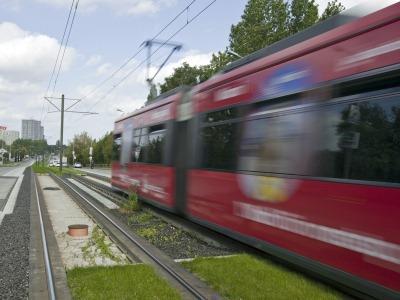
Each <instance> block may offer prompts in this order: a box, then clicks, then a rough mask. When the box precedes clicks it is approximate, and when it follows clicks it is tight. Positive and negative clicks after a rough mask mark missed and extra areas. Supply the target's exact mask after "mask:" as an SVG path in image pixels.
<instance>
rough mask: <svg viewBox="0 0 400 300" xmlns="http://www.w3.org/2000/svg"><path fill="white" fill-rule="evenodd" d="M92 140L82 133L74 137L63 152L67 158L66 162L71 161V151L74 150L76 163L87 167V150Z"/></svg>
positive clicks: (85, 133)
mask: <svg viewBox="0 0 400 300" xmlns="http://www.w3.org/2000/svg"><path fill="white" fill-rule="evenodd" d="M93 141H94V140H93V139H92V138H91V137H90V136H89V134H88V133H87V132H86V131H84V132H82V133H80V134H77V135H75V136H74V138H73V139H72V141H71V142H70V143H69V144H68V147H67V149H66V150H65V152H64V153H65V155H66V156H67V157H68V161H69V162H70V163H71V162H72V161H73V157H72V151H73V150H75V156H76V160H75V161H76V162H80V163H82V164H83V165H84V166H88V165H89V148H90V146H91V145H92V144H93Z"/></svg>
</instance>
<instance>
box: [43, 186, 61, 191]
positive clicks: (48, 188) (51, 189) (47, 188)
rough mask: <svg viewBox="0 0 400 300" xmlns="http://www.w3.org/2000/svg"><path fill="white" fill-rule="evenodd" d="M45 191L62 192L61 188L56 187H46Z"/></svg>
mask: <svg viewBox="0 0 400 300" xmlns="http://www.w3.org/2000/svg"><path fill="white" fill-rule="evenodd" d="M43 189H44V190H46V191H59V190H60V188H58V187H55V186H47V187H45V188H43Z"/></svg>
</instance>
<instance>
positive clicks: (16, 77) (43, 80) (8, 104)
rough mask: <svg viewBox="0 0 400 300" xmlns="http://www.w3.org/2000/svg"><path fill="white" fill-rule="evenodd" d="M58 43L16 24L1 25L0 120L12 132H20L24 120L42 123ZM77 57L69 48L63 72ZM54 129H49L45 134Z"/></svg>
mask: <svg viewBox="0 0 400 300" xmlns="http://www.w3.org/2000/svg"><path fill="white" fill-rule="evenodd" d="M59 47H60V45H59V43H58V41H57V40H56V39H54V38H52V37H49V36H47V35H44V34H39V33H32V32H29V31H25V30H23V29H22V28H20V27H19V26H18V25H16V24H14V23H8V22H4V23H0V120H1V123H2V124H5V125H6V126H8V127H9V128H10V129H15V130H20V127H21V119H23V118H35V119H40V117H41V110H42V107H43V103H44V100H43V94H44V92H45V89H46V87H47V82H48V80H49V76H50V72H51V71H52V68H53V65H54V62H55V59H56V56H57V53H58V50H59ZM76 57H77V52H76V50H74V49H72V48H67V51H66V53H65V57H64V62H63V69H62V71H66V70H68V69H69V68H70V67H71V66H72V64H73V62H74V60H75V59H76ZM51 130H52V129H50V128H46V129H45V131H46V133H47V132H48V131H51Z"/></svg>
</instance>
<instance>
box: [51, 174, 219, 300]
mask: <svg viewBox="0 0 400 300" xmlns="http://www.w3.org/2000/svg"><path fill="white" fill-rule="evenodd" d="M51 176H52V177H53V179H54V180H55V181H56V182H57V183H58V184H59V185H60V186H61V187H62V188H63V189H64V190H65V191H66V192H67V193H68V194H69V195H70V196H71V197H72V198H73V199H74V200H75V201H76V203H77V204H78V205H79V206H80V207H81V208H82V209H83V210H84V211H85V212H86V213H87V214H88V215H89V216H91V217H92V218H93V219H94V220H95V221H96V223H97V224H98V225H99V226H100V227H102V229H103V230H104V231H105V232H107V234H108V235H109V236H110V238H111V239H112V240H113V241H114V242H116V243H117V244H118V245H119V246H120V247H121V249H123V250H124V251H125V253H126V254H127V255H128V256H129V257H130V258H132V259H133V260H135V261H140V262H143V263H147V264H150V265H152V266H153V267H154V268H155V269H156V271H157V272H158V273H159V274H160V275H162V276H163V277H164V278H166V280H167V281H169V282H170V283H171V284H172V285H173V286H174V287H175V288H177V289H178V290H179V291H180V292H181V293H182V295H183V296H184V298H185V299H219V298H220V296H219V295H218V294H217V293H216V292H215V291H213V290H212V289H210V288H209V287H208V286H207V285H206V284H205V283H203V282H202V281H200V280H199V279H197V278H196V277H195V276H193V275H192V274H191V273H190V272H188V271H186V270H185V269H184V268H183V267H181V266H180V265H179V264H177V263H176V262H174V261H173V260H172V259H171V258H169V257H168V256H166V255H165V254H164V253H163V252H161V251H160V250H158V249H157V248H156V247H154V246H153V245H151V244H149V243H148V242H147V241H146V240H144V239H143V238H141V237H139V236H137V235H135V234H133V233H132V232H131V231H130V230H129V228H128V227H127V226H126V225H125V224H124V223H123V222H121V221H120V220H118V219H117V218H116V217H115V216H113V215H112V214H110V213H109V212H107V211H106V209H104V207H103V206H102V205H101V204H99V203H98V201H97V200H95V199H94V198H93V196H91V195H89V194H88V193H86V192H85V191H83V190H82V189H80V188H79V187H77V186H76V185H74V184H73V182H71V181H70V180H68V179H66V178H61V177H59V176H57V175H54V174H51ZM75 178H76V177H75ZM80 181H81V182H83V181H85V182H86V183H87V179H86V180H85V179H81V180H80ZM93 185H95V184H93ZM96 190H97V191H100V190H102V191H101V193H102V194H108V197H113V198H114V199H113V200H114V201H118V202H119V203H121V202H122V201H123V197H121V196H119V195H116V194H115V193H112V192H111V189H109V188H108V187H99V186H97V188H96Z"/></svg>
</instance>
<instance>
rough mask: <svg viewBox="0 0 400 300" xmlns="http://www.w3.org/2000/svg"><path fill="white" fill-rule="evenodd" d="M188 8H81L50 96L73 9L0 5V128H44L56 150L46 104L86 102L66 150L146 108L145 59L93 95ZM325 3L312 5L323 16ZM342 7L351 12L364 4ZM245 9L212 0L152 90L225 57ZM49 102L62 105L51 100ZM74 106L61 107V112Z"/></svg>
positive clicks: (179, 0)
mask: <svg viewBox="0 0 400 300" xmlns="http://www.w3.org/2000/svg"><path fill="white" fill-rule="evenodd" d="M192 1H193V0H80V1H79V5H78V9H77V14H76V17H75V20H74V25H73V28H72V32H71V36H70V39H69V42H68V48H67V49H66V52H65V56H64V60H63V64H62V67H61V71H60V75H59V77H58V80H57V84H56V86H55V89H53V86H54V80H52V81H51V82H50V77H51V73H52V70H53V67H54V64H55V61H56V57H57V53H58V51H59V47H60V43H61V38H62V34H63V31H64V27H65V23H66V20H67V16H68V12H69V8H70V5H71V2H72V1H71V0H0V126H7V128H8V129H9V130H18V131H21V120H22V119H36V120H41V121H42V125H43V126H44V131H45V137H46V139H47V140H48V143H49V144H54V143H55V142H56V141H57V140H58V139H59V135H60V113H58V112H53V111H54V107H52V105H51V104H49V103H48V102H46V101H45V100H44V98H43V97H44V96H45V95H47V96H50V97H60V96H61V94H65V97H66V98H71V99H83V100H82V101H80V102H79V103H77V104H76V105H75V106H74V108H73V109H74V110H76V111H91V112H96V113H98V114H96V115H82V114H75V113H67V114H66V115H65V127H64V143H65V144H67V143H68V142H69V141H70V140H71V139H72V138H73V136H74V135H75V134H79V133H81V132H83V131H87V132H88V133H89V135H91V136H92V137H94V138H100V137H101V136H103V135H104V134H105V133H106V132H108V131H111V130H112V129H113V126H114V125H113V124H114V120H115V119H116V118H118V117H120V116H121V115H122V114H124V113H129V112H131V111H134V110H135V109H137V108H139V107H141V106H142V105H143V104H144V102H145V100H146V96H147V94H148V87H147V85H146V82H145V78H146V64H145V63H144V60H145V58H146V53H145V51H143V52H140V53H139V54H138V55H137V56H136V57H135V58H134V59H133V60H132V61H130V62H129V64H128V65H127V66H125V67H124V68H123V69H122V70H121V72H119V73H117V74H116V76H115V77H114V78H113V79H112V80H110V81H109V82H107V83H106V84H104V85H102V86H101V87H100V88H99V89H96V90H95V91H94V92H93V90H94V89H95V88H96V87H97V86H98V85H99V84H100V83H101V82H102V81H103V80H104V79H106V78H108V77H109V76H110V75H111V74H112V73H113V72H114V71H115V70H116V69H118V67H119V66H121V65H122V64H123V63H124V62H125V61H126V60H127V59H128V58H130V57H131V56H132V55H134V54H135V53H136V52H137V51H138V50H139V49H140V45H141V44H142V43H143V41H145V40H148V39H151V38H153V37H154V35H156V34H157V33H158V32H159V31H160V30H161V29H162V28H163V27H164V26H165V25H166V24H168V23H169V22H170V21H171V20H172V19H173V18H174V17H175V16H176V15H177V14H178V13H179V12H181V11H182V10H183V9H184V8H185V7H186V6H187V5H188V4H189V3H191V2H192ZM211 2H212V0H196V1H194V3H193V4H192V5H191V6H190V8H189V10H187V11H185V12H184V13H183V14H182V15H181V16H180V17H179V18H177V19H176V20H175V21H174V22H173V23H172V24H171V25H170V26H169V27H168V28H167V29H166V30H165V31H164V32H162V34H161V35H160V36H159V37H158V39H160V40H167V39H168V38H169V37H170V36H171V35H172V34H173V33H175V32H176V31H177V30H178V29H179V28H180V27H182V26H183V25H184V24H185V23H187V22H188V21H190V20H192V18H193V17H194V16H196V14H198V13H199V12H200V11H201V10H202V9H204V8H205V7H206V6H207V5H208V4H209V3H211ZM327 2H328V1H327V0H316V3H318V5H319V10H320V12H321V11H322V10H323V9H324V8H325V7H326V5H327ZM340 2H341V3H342V4H343V5H344V6H345V7H346V8H350V7H352V6H354V5H356V4H358V3H360V2H362V0H341V1H340ZM246 3H247V0H217V1H215V3H213V4H212V5H211V6H210V7H209V8H208V9H206V10H205V11H204V12H203V13H202V14H201V15H200V16H199V17H198V18H196V19H195V20H193V21H192V22H190V24H188V25H187V26H186V27H185V28H184V29H183V30H182V31H181V32H179V34H177V35H176V36H174V37H173V39H171V41H174V42H176V43H179V44H182V45H183V48H182V49H181V50H180V51H179V52H175V53H174V54H173V55H172V57H171V59H170V60H169V61H168V63H167V64H166V65H165V67H164V68H163V69H162V70H161V72H160V73H159V74H158V75H157V77H156V79H155V81H156V83H160V82H162V81H163V78H165V77H166V76H168V75H170V74H172V72H173V70H174V68H176V67H178V66H179V65H180V64H182V62H185V61H186V62H188V63H189V64H191V65H204V64H207V63H208V62H209V60H210V58H211V55H212V53H215V52H217V51H221V50H224V49H225V47H227V46H228V44H229V32H230V28H231V25H232V24H236V23H237V22H239V21H240V16H241V14H242V13H243V10H244V7H245V5H246ZM155 47H156V46H155ZM169 51H170V50H169V49H168V48H162V49H160V51H158V52H157V53H155V54H154V56H153V57H152V61H153V64H152V68H151V72H152V74H154V72H155V71H156V69H157V66H158V65H159V64H160V63H162V61H163V60H164V59H165V58H166V56H167V55H168V54H169ZM132 70H135V71H134V72H132ZM128 73H132V74H131V75H130V76H129V77H127V79H126V80H125V81H123V83H122V84H121V85H118V86H117V87H116V88H114V89H113V91H112V92H111V93H109V94H108V95H107V91H108V90H110V89H111V88H113V86H115V85H116V84H117V83H118V82H119V81H120V80H121V79H122V78H124V77H126V76H127V75H128ZM49 82H50V88H49V89H48V86H49ZM53 101H54V103H56V104H58V105H59V103H60V101H59V100H56V99H54V100H53ZM73 103H74V102H73V101H72V100H66V104H65V105H66V106H67V105H70V104H73ZM121 111H122V112H121Z"/></svg>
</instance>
